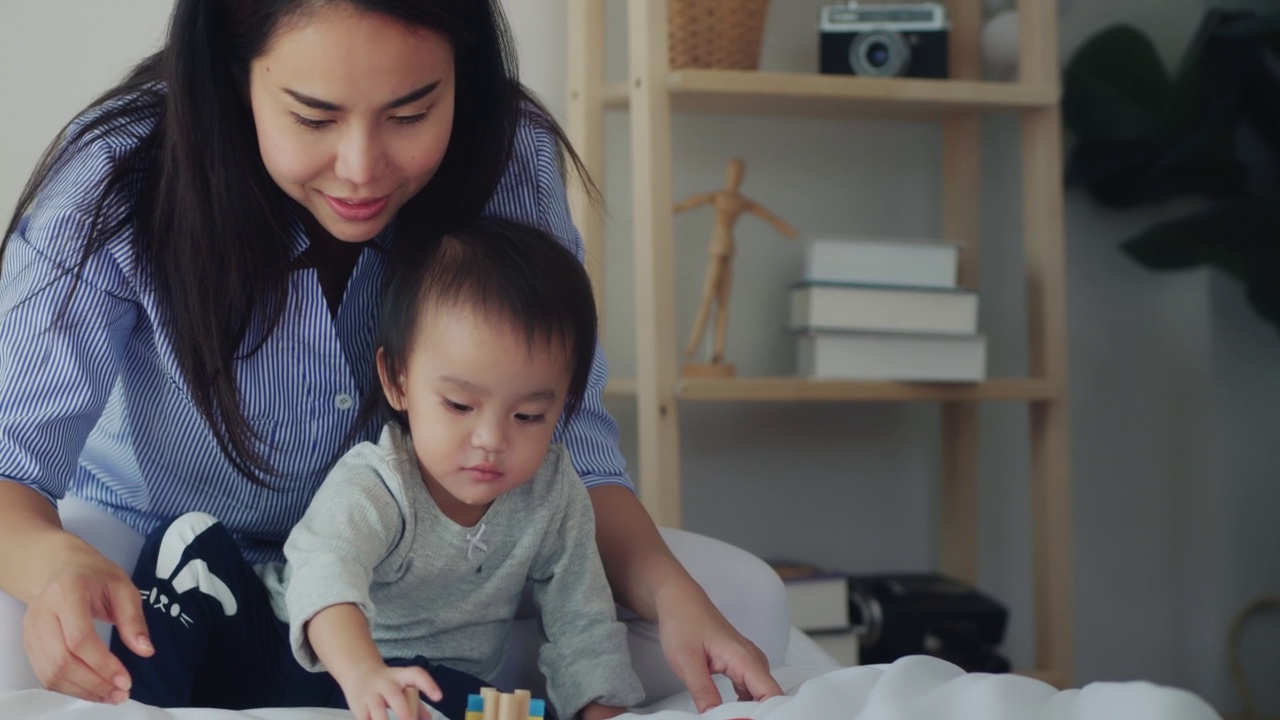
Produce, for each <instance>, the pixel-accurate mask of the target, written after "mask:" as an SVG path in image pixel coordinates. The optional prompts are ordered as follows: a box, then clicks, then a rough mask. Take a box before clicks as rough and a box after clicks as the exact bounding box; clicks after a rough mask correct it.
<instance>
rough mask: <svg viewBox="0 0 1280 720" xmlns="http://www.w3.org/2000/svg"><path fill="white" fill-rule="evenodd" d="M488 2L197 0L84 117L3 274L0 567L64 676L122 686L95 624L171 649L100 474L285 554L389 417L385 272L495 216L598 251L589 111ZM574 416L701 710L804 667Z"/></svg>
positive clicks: (614, 565)
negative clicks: (743, 611)
mask: <svg viewBox="0 0 1280 720" xmlns="http://www.w3.org/2000/svg"><path fill="white" fill-rule="evenodd" d="M509 47H510V43H509V40H508V38H507V36H506V31H505V28H504V27H503V21H502V18H501V15H500V13H499V11H498V10H497V9H496V8H495V7H494V5H493V3H490V2H478V1H477V0H448V1H446V0H416V1H415V0H359V1H357V0H328V1H326V0H255V1H253V2H249V1H248V0H178V2H177V4H176V7H175V10H174V16H173V19H172V23H171V26H170V32H169V37H168V40H167V42H166V45H165V48H164V49H163V50H161V51H160V52H159V53H157V54H156V55H155V56H153V57H152V58H150V59H148V60H147V61H144V62H143V63H142V64H141V65H140V66H139V67H138V68H137V69H136V70H135V71H134V72H133V73H132V74H131V75H130V76H129V78H127V79H126V80H125V81H124V82H123V83H122V84H121V85H119V86H117V87H116V88H114V89H112V90H111V91H110V92H108V93H107V94H106V95H105V96H104V97H103V98H101V99H100V101H99V102H98V103H95V105H94V107H93V108H91V109H90V110H89V111H87V112H86V113H85V114H83V115H82V116H81V117H80V118H78V119H77V120H76V121H74V122H73V123H72V124H71V126H69V127H68V129H67V132H66V133H64V136H63V138H62V139H61V140H60V142H59V144H58V145H57V146H56V149H55V150H54V151H53V152H52V153H51V154H50V155H49V156H48V157H47V158H46V159H45V161H44V162H42V163H41V165H40V167H38V168H37V170H36V173H35V174H34V176H33V177H32V180H31V182H30V183H29V185H28V187H27V189H26V191H24V194H23V196H22V198H21V199H20V202H19V203H18V210H17V212H16V213H15V216H14V218H13V220H12V221H11V223H10V226H9V228H8V231H7V232H6V233H5V240H4V255H3V268H2V269H0V272H2V274H0V346H2V347H3V348H4V352H3V353H0V478H5V479H6V481H0V590H3V591H4V592H6V593H8V594H9V595H12V596H14V597H16V598H17V599H18V600H20V601H22V602H24V603H26V604H27V610H26V614H25V617H24V618H23V641H24V647H25V649H26V653H27V656H28V658H29V659H30V661H31V664H32V667H33V668H34V670H35V671H36V674H37V676H38V677H39V679H40V681H41V682H42V683H43V684H44V685H45V686H46V687H48V688H50V689H53V690H58V691H61V692H65V693H68V694H71V695H76V696H78V697H82V698H86V699H92V700H102V701H110V702H120V701H122V700H123V699H124V698H125V697H127V692H128V687H129V678H128V676H127V674H126V673H125V672H124V670H123V668H122V667H121V666H120V664H119V661H118V660H117V659H116V658H115V657H114V656H113V655H111V653H110V652H109V651H108V649H107V648H106V646H105V645H104V644H103V643H102V642H101V641H100V639H99V638H98V636H97V635H96V633H95V632H94V628H93V624H92V620H93V618H95V617H96V618H99V619H102V620H106V621H109V622H112V623H114V624H115V625H116V626H117V629H118V630H119V631H120V633H121V637H122V638H123V640H124V642H125V644H126V645H127V646H128V647H129V648H130V649H131V650H133V651H134V652H138V653H147V652H150V648H149V644H148V642H147V639H146V628H145V624H144V623H143V622H142V620H141V614H140V603H141V599H140V597H139V595H138V592H137V590H136V588H134V586H133V585H132V584H131V583H130V582H129V578H128V575H127V574H126V573H125V572H124V571H123V570H122V569H121V568H120V567H119V566H118V565H116V564H115V563H113V562H112V561H110V560H108V559H107V558H106V557H104V556H103V555H102V554H101V553H100V552H99V551H98V550H97V549H95V548H94V547H92V546H90V545H89V544H87V543H85V542H84V541H82V540H80V539H79V538H77V537H76V536H74V535H72V534H70V533H68V532H66V531H64V530H63V529H62V526H61V523H60V520H59V515H58V511H57V509H56V507H55V503H56V502H57V501H58V500H60V499H62V498H63V497H64V496H65V497H73V498H79V499H81V500H84V501H87V502H88V503H90V504H91V505H93V506H96V507H99V508H103V509H105V510H106V511H107V512H109V513H111V514H112V515H113V516H115V517H117V518H119V519H121V520H123V521H124V522H126V523H128V524H129V526H130V527H132V528H133V529H134V530H136V531H138V532H141V533H146V532H147V531H149V530H150V529H152V528H154V527H156V526H157V525H159V524H160V523H162V522H164V521H166V520H168V519H171V518H172V517H176V516H177V515H179V514H181V513H183V512H187V511H190V510H201V511H204V512H208V513H210V514H212V515H215V516H217V517H219V518H220V519H222V520H223V522H224V523H225V524H226V525H227V526H228V527H229V529H230V530H231V531H232V533H233V535H234V536H235V537H236V539H237V540H238V542H239V544H240V547H241V550H242V551H243V553H244V555H245V557H246V558H248V559H249V560H251V561H253V562H263V561H268V560H273V559H279V556H280V544H281V542H282V541H283V539H284V537H285V535H286V534H287V532H288V530H289V529H290V527H291V526H292V525H293V524H294V522H295V521H296V520H297V519H298V517H300V515H301V512H302V510H303V509H304V508H305V507H306V504H307V502H308V500H309V499H310V497H311V495H312V494H313V493H314V491H315V489H316V487H317V486H318V484H319V482H320V481H321V479H322V478H323V475H324V471H325V469H326V468H327V467H328V465H329V464H330V463H331V462H332V461H333V460H334V459H335V458H336V457H337V456H338V455H339V454H340V453H341V452H342V451H343V450H345V449H346V448H347V447H349V446H350V445H351V444H352V442H353V441H355V440H363V439H369V438H370V437H372V431H373V428H372V427H352V425H353V422H354V418H355V417H356V415H357V411H358V409H359V407H360V405H361V404H362V402H363V399H364V398H365V397H366V395H367V394H368V393H370V392H372V389H371V385H370V381H371V379H372V377H373V373H372V368H371V365H370V363H371V360H372V357H373V353H372V335H373V328H374V326H375V324H376V317H375V314H376V313H375V310H374V308H375V307H376V299H377V295H378V290H379V284H380V278H381V276H382V270H383V268H385V267H387V265H388V264H389V263H395V262H397V261H398V257H400V256H401V255H402V254H403V253H405V252H407V251H409V250H410V249H411V248H412V244H413V243H414V242H421V240H422V238H427V237H435V236H438V235H439V234H440V233H442V232H444V231H447V230H449V229H451V228H456V227H460V226H462V225H464V224H465V223H466V222H468V221H469V220H470V219H472V218H474V217H476V216H478V215H481V214H500V215H505V216H509V217H512V218H514V219H518V220H522V221H525V222H529V223H532V224H535V225H538V226H540V227H542V228H544V229H546V230H547V231H548V232H550V233H552V234H553V235H555V236H556V237H558V238H559V239H560V240H561V241H563V242H565V243H566V244H569V245H570V246H571V247H573V248H574V249H575V251H576V252H577V253H578V254H579V256H581V252H582V250H581V246H580V242H579V240H578V238H577V236H576V233H575V232H574V230H573V228H572V224H571V221H570V219H569V216H568V211H567V208H566V203H565V199H564V192H563V187H562V185H561V179H560V174H559V168H558V165H559V153H558V150H559V147H560V146H561V145H562V144H563V136H562V135H561V133H560V131H559V130H558V128H556V127H555V126H554V124H553V123H552V122H551V121H550V120H549V119H548V118H547V116H546V115H545V114H544V113H542V112H540V111H539V110H538V109H537V108H536V104H535V103H532V101H531V100H530V98H529V97H528V96H527V95H526V94H525V92H524V91H523V90H522V88H521V87H520V86H519V84H518V83H517V82H516V80H515V71H514V61H513V59H512V58H511V56H510V54H509V52H508V48H509ZM606 373H607V371H606V369H605V366H604V361H603V358H600V357H598V358H597V362H596V365H595V367H594V369H593V372H592V383H591V387H590V390H589V393H588V400H587V402H586V403H585V405H584V407H583V409H582V411H581V412H580V413H579V415H578V416H577V417H576V419H575V420H574V421H573V422H572V423H569V424H567V425H565V426H563V427H561V428H559V430H558V437H559V438H560V439H561V441H562V442H564V443H565V444H566V446H568V447H569V448H570V450H571V452H572V454H573V456H574V458H575V464H576V469H577V471H578V473H579V475H581V476H582V477H583V479H584V481H585V482H586V484H587V485H588V488H589V491H590V494H591V499H592V504H593V506H594V508H595V512H596V516H597V524H598V527H599V531H598V533H597V542H598V545H599V547H600V552H601V557H602V559H603V561H604V564H605V568H606V572H607V575H608V578H609V581H610V583H611V585H612V587H613V590H614V593H615V596H616V597H617V599H618V600H619V601H620V602H621V603H622V604H624V605H625V606H627V607H628V608H630V609H631V610H633V611H634V612H636V613H637V614H639V615H640V616H641V617H643V618H646V619H649V620H652V621H656V622H657V623H658V632H659V635H660V638H661V644H662V651H663V654H664V655H665V656H666V658H667V660H668V662H669V663H670V664H671V666H672V669H673V670H674V671H675V672H676V674H677V675H678V676H679V677H680V678H681V680H682V681H683V682H684V683H685V685H687V686H688V687H689V688H690V689H691V690H692V691H693V693H694V697H695V700H696V702H697V704H698V706H699V708H702V709H705V708H707V707H711V706H713V705H714V704H716V703H717V701H718V697H719V696H718V693H717V692H716V691H715V689H714V687H713V686H712V684H711V681H710V673H713V672H722V673H724V674H725V675H727V676H728V677H730V678H731V679H732V680H733V682H734V685H735V686H736V687H737V688H738V690H739V693H740V694H742V695H743V696H744V697H755V698H764V697H767V696H769V695H771V694H775V693H777V692H778V686H777V684H776V683H775V682H774V681H773V679H772V678H771V677H770V676H769V674H768V669H767V663H766V662H765V660H764V658H763V655H762V654H761V652H760V651H759V650H758V649H757V648H756V647H755V646H754V645H753V644H752V643H750V642H749V641H747V640H746V639H745V638H743V637H742V636H741V635H740V634H738V633H737V631H735V630H734V629H733V628H732V627H731V626H730V625H729V624H728V623H727V622H726V621H725V620H724V618H723V617H722V616H721V615H720V613H719V612H718V611H717V610H716V609H715V607H714V606H713V605H712V604H711V602H710V601H709V600H708V599H707V597H706V594H705V593H704V592H703V591H702V590H701V588H699V587H698V585H697V584H696V583H694V582H693V581H692V580H691V578H690V577H689V575H688V574H687V573H686V572H685V571H684V569H683V568H682V567H681V566H680V564H679V563H678V562H677V561H676V560H675V558H674V557H673V556H672V554H671V553H670V551H669V550H668V549H667V547H666V545H665V544H664V543H663V541H662V539H661V537H660V536H659V535H658V533H657V531H656V529H655V528H654V525H653V523H652V521H651V520H650V519H649V517H648V516H647V515H646V514H645V512H644V510H643V508H642V506H641V505H640V504H639V502H638V501H637V499H636V497H635V495H634V492H633V491H632V489H631V488H630V485H629V481H628V480H627V478H626V475H625V470H624V467H623V463H622V460H621V458H620V455H619V453H618V450H617V446H616V428H615V426H614V424H613V422H612V420H611V419H610V418H609V416H608V415H607V413H605V412H604V410H603V408H602V406H601V403H600V392H601V389H602V387H603V385H604V381H605V377H606Z"/></svg>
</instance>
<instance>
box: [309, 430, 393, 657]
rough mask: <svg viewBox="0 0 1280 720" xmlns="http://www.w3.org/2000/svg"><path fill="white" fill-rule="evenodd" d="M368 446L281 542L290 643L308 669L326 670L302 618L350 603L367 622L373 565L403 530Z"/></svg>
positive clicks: (335, 474)
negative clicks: (308, 637)
mask: <svg viewBox="0 0 1280 720" xmlns="http://www.w3.org/2000/svg"><path fill="white" fill-rule="evenodd" d="M371 448H372V446H371V445H367V444H366V445H359V446H357V447H356V448H355V449H354V450H352V451H351V452H349V453H348V454H347V455H346V456H344V457H343V458H342V459H341V460H339V461H338V463H337V464H336V465H335V466H334V468H333V470H332V471H331V472H330V473H329V476H328V478H326V479H325V482H324V484H323V485H321V486H320V490H319V491H318V492H316V495H315V497H314V498H313V499H312V500H311V504H310V505H309V506H308V507H307V512H306V514H304V515H303V516H302V520H301V521H299V522H298V524H297V525H295V526H294V528H293V530H292V531H291V532H290V533H289V539H288V540H286V541H285V544H284V555H285V560H286V568H287V569H286V576H285V577H286V587H285V608H286V612H287V613H288V616H289V643H290V645H291V646H292V648H293V654H294V657H296V658H297V660H298V662H299V663H300V664H301V665H302V666H303V667H305V668H306V669H308V670H310V671H312V672H320V671H323V670H324V669H325V668H324V664H323V663H321V662H320V659H319V658H318V657H317V656H316V653H315V648H313V647H312V645H311V642H310V640H308V639H307V634H306V632H305V628H306V625H307V623H308V622H310V621H311V618H313V617H315V616H316V614H317V613H319V612H320V611H321V610H324V609H325V608H327V607H331V606H333V605H341V604H343V603H351V604H353V605H356V606H357V607H359V608H360V611H361V612H363V613H364V616H365V619H367V620H368V621H369V626H370V627H372V626H373V624H374V622H375V620H376V613H375V609H374V605H373V601H372V599H371V597H370V593H369V588H370V587H371V586H372V584H373V573H374V569H375V568H376V567H377V566H378V564H379V563H380V562H382V560H383V559H384V558H386V557H387V556H388V555H389V554H390V553H391V551H392V550H393V549H394V548H395V547H396V544H397V543H398V542H399V539H400V537H401V536H402V535H403V533H404V524H405V521H404V515H403V514H402V513H401V511H400V505H399V504H398V503H397V502H396V499H395V497H394V496H393V495H392V494H391V491H390V490H389V488H388V486H387V484H386V482H384V480H383V476H382V473H384V472H386V466H385V464H383V463H380V462H378V461H377V460H376V459H375V458H370V453H371V452H372V451H371ZM388 480H389V481H394V478H388Z"/></svg>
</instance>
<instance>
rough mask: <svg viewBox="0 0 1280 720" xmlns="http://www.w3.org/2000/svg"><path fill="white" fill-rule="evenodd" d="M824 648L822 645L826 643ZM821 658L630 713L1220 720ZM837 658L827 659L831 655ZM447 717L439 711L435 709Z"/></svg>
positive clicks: (39, 707) (68, 716) (1172, 702)
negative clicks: (771, 682) (753, 687)
mask: <svg viewBox="0 0 1280 720" xmlns="http://www.w3.org/2000/svg"><path fill="white" fill-rule="evenodd" d="M819 652H820V651H819ZM815 658H816V660H817V661H818V664H810V665H799V664H797V665H791V664H788V665H785V666H784V667H781V668H778V669H777V670H775V675H776V676H777V678H778V682H779V683H780V684H781V685H782V686H783V689H784V690H786V692H787V695H786V696H785V697H777V698H773V699H770V700H767V701H765V702H762V703H757V702H737V701H736V700H735V699H734V697H733V694H732V688H731V687H730V685H729V683H728V682H727V681H725V680H724V679H723V678H720V679H719V682H718V685H719V686H720V689H721V692H722V694H723V695H724V697H725V704H723V705H721V706H720V707H718V708H715V709H713V710H710V711H708V712H706V713H704V714H702V715H699V714H697V713H696V712H695V711H694V708H693V705H692V701H691V700H690V698H689V695H688V693H680V694H678V695H675V696H673V697H670V698H667V699H666V700H662V701H660V702H658V703H655V704H653V705H650V706H647V707H644V708H640V709H638V710H637V711H636V712H634V713H628V714H626V715H623V716H622V717H623V718H630V719H631V720H692V719H694V718H700V719H701V720H731V719H735V720H736V719H738V718H752V719H753V720H756V719H766V720H815V719H820V720H841V719H845V718H848V719H849V720H972V719H973V718H991V719H992V720H1115V719H1117V718H1124V719H1125V720H1217V719H1218V715H1217V714H1216V713H1214V711H1213V709H1212V708H1210V707H1209V705H1208V704H1207V703H1205V702H1204V701H1203V700H1201V699H1200V698H1198V697H1197V696H1195V695H1194V694H1192V693H1190V692H1187V691H1185V690H1178V689H1174V688H1167V687H1160V686H1157V685H1153V684H1151V683H1145V682H1125V683H1092V684H1090V685H1087V686H1086V687H1084V688H1083V689H1079V690H1062V691H1059V690H1057V689H1055V688H1053V687H1052V686H1050V685H1048V684H1046V683H1043V682H1040V681H1038V680H1032V679H1030V678H1025V677H1021V676H1016V675H986V674H980V673H973V674H966V673H964V672H963V671H962V670H960V668H958V667H956V666H954V665H951V664H949V663H946V662H944V661H942V660H938V659H936V658H932V657H927V656H916V657H909V658H903V659H902V660H899V661H898V662H896V663H893V664H892V665H871V666H861V667H852V668H838V669H832V668H831V664H830V662H828V661H824V660H823V659H822V658H821V657H820V656H815ZM828 660H829V659H828ZM347 717H350V715H349V714H348V713H347V712H346V711H339V710H318V709H311V708H293V709H279V708H277V709H265V710H246V711H241V712H232V711H227V710H208V709H197V708H182V709H174V710H161V709H158V708H153V707H149V706H146V705H141V704H139V703H136V702H129V703H126V704H124V705H120V706H114V707H112V706H104V705H99V704H94V703H87V702H83V701H80V700H75V699H72V698H69V697H66V696H64V695H58V694H56V693H51V692H47V691H44V690H23V691H19V692H15V693H9V694H4V695H0V718H4V719H5V720H45V719H46V718H48V719H54V718H56V719H57V720H313V719H322V718H347ZM433 717H439V716H433Z"/></svg>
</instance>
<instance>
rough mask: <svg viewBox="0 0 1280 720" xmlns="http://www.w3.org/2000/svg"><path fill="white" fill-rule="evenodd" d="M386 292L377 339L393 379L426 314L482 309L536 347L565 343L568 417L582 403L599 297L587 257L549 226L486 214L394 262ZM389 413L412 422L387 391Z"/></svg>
mask: <svg viewBox="0 0 1280 720" xmlns="http://www.w3.org/2000/svg"><path fill="white" fill-rule="evenodd" d="M390 273H391V275H390V278H389V283H388V285H387V290H386V293H385V295H384V296H383V304H382V314H381V320H380V321H379V324H378V335H377V344H378V348H379V349H380V350H381V351H382V362H383V366H384V370H385V373H386V377H387V378H389V379H391V381H392V382H394V381H395V379H396V378H399V377H401V376H402V375H403V374H404V372H405V369H406V367H407V366H408V356H409V352H410V351H411V350H412V349H413V348H414V343H415V342H416V341H417V337H416V336H417V332H418V330H419V329H420V328H421V327H422V326H421V324H420V323H421V320H422V317H423V315H424V314H425V315H426V316H427V318H428V320H427V322H431V320H430V317H431V315H432V314H433V313H436V312H439V311H448V310H464V311H468V312H474V313H475V314H476V315H477V316H478V317H480V318H482V319H483V321H485V322H491V323H498V324H506V325H508V326H510V327H514V328H517V329H520V330H522V331H523V332H524V335H525V338H526V340H527V341H528V343H529V346H530V348H533V347H535V346H537V345H538V344H542V345H544V346H546V345H550V346H552V347H554V346H556V345H562V346H563V347H564V349H565V355H566V357H567V359H568V362H569V365H570V374H569V390H568V392H567V393H566V395H565V404H564V413H563V415H562V416H561V422H562V423H563V422H567V421H568V420H569V419H570V418H572V417H573V414H574V413H575V412H577V410H578V407H579V406H580V405H581V404H582V398H583V395H584V394H585V393H586V390H587V381H588V379H589V377H590V375H591V363H592V361H593V360H594V359H595V351H596V305H595V298H594V297H593V296H592V294H591V280H590V279H589V278H588V277H587V271H586V269H585V268H583V266H582V263H580V262H578V259H577V258H576V257H574V256H573V253H571V252H569V250H568V248H566V247H565V246H564V245H561V244H560V243H559V242H558V241H557V240H556V239H555V238H553V237H551V236H550V235H548V234H547V233H545V232H543V231H541V230H539V229H537V228H534V227H530V226H528V225H523V224H521V223H517V222H515V221H512V220H504V219H501V218H484V219H481V220H479V221H477V222H475V223H473V224H471V225H469V226H467V227H466V228H465V229H462V230H458V231H455V232H452V233H449V234H448V235H446V236H444V237H443V238H442V239H441V240H440V241H439V242H435V243H429V244H427V245H425V246H424V247H422V249H421V252H420V253H419V259H416V260H414V261H412V262H410V263H408V264H404V265H401V266H398V267H395V268H393V269H392V270H391V271H390ZM379 407H380V408H381V410H382V412H383V414H384V415H385V416H386V417H387V418H388V419H390V420H392V421H393V422H396V423H397V424H399V425H400V426H401V427H402V428H404V429H406V430H408V429H409V427H408V418H406V417H405V415H404V413H401V412H399V411H397V410H395V409H394V408H393V407H391V404H390V403H389V402H388V401H387V399H386V397H385V395H383V396H381V400H380V403H379Z"/></svg>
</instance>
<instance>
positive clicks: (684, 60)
mask: <svg viewBox="0 0 1280 720" xmlns="http://www.w3.org/2000/svg"><path fill="white" fill-rule="evenodd" d="M768 8H769V0H668V2H667V31H668V32H667V35H668V50H669V59H670V62H671V69H672V70H675V69H677V68H717V69H723V70H755V69H756V68H757V67H759V65H760V40H761V38H762V37H763V36H764V19H765V15H766V12H767V10H768Z"/></svg>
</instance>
